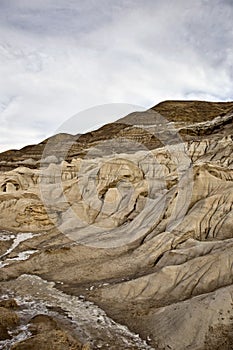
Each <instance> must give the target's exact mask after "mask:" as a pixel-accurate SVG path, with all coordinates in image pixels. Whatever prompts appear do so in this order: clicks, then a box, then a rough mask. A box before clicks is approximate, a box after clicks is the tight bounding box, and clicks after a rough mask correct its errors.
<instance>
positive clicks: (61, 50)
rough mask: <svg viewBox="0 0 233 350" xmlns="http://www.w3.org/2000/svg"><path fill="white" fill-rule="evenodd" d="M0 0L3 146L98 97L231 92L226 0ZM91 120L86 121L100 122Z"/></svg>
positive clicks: (148, 100)
mask: <svg viewBox="0 0 233 350" xmlns="http://www.w3.org/2000/svg"><path fill="white" fill-rule="evenodd" d="M0 7H2V9H1V11H0V21H1V22H0V23H1V25H0V32H1V39H0V77H1V84H0V123H1V126H2V127H1V130H0V138H1V147H2V150H3V149H7V148H9V147H16V146H17V147H19V146H23V145H25V144H27V143H34V142H38V141H40V140H41V138H44V137H46V136H48V135H50V134H52V133H53V132H54V131H55V130H56V129H57V128H58V127H59V125H60V124H61V123H63V122H64V121H65V120H66V119H67V118H69V117H71V116H72V115H75V114H76V113H77V112H79V111H81V110H83V109H86V108H90V107H92V106H95V105H99V104H106V103H115V102H121V103H129V104H133V105H141V106H145V107H149V106H152V105H153V104H156V103H157V102H160V101H161V100H164V99H175V98H177V99H195V98H197V99H208V100H228V99H233V93H232V87H233V69H232V58H233V49H232V42H233V31H232V28H231V23H232V19H233V4H232V3H231V2H230V1H218V0H211V1H209V0H206V1H205V0H200V1H196V2H194V3H191V2H187V1H184V0H175V1H169V0H164V1H163V2H161V1H157V0H154V1H153V0H151V1H144V2H142V1H141V0H137V1H131V0H124V1H123V0H113V1H111V2H109V1H107V0H101V1H99V2H96V1H92V0H87V1H85V2H83V1H73V0H72V1H69V2H67V1H65V0H57V1H55V0H49V1H46V2H39V1H35V0H34V1H29V0H23V1H22V0H20V1H16V0H15V1H13V0H8V1H5V0H2V2H1V4H0ZM6 15H7V16H6ZM96 118H98V120H94V117H93V126H95V125H97V124H101V121H103V122H106V117H104V118H103V117H102V119H101V116H98V117H96ZM112 118H113V117H112ZM99 119H100V120H99ZM110 119H111V118H110ZM109 121H110V120H109ZM85 125H86V128H87V129H89V128H90V121H88V123H86V124H85V120H82V121H80V130H76V131H75V132H77V133H78V132H80V131H84V130H85Z"/></svg>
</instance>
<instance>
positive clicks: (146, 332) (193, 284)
mask: <svg viewBox="0 0 233 350" xmlns="http://www.w3.org/2000/svg"><path fill="white" fill-rule="evenodd" d="M232 108H233V103H230V102H229V103H206V102H197V101H196V102H182V101H179V102H177V101H173V102H172V101H169V102H164V103H162V104H159V105H158V106H156V107H154V108H153V109H151V110H149V111H146V112H142V113H139V112H136V113H133V114H131V115H129V116H127V117H125V118H123V119H121V120H120V121H119V123H115V124H111V125H107V126H104V127H102V128H101V129H99V130H97V131H95V132H92V133H88V134H86V135H82V136H80V135H79V137H72V136H71V137H69V135H63V136H61V135H58V136H57V137H54V138H52V140H47V142H44V143H43V147H42V146H38V148H37V150H38V152H36V153H35V155H34V156H33V149H34V148H33V147H31V148H30V147H29V148H28V149H26V151H24V150H21V151H19V152H21V153H20V154H19V153H17V152H16V153H15V154H14V156H15V158H14V159H13V158H10V156H9V159H10V161H9V164H10V165H9V164H8V165H9V168H11V170H9V171H4V172H1V174H0V191H1V192H0V209H1V210H0V228H1V229H2V230H9V231H11V232H12V233H11V234H9V233H7V232H6V231H2V234H1V237H2V238H1V239H2V242H7V243H4V245H2V248H1V254H2V256H1V259H2V263H1V269H0V278H1V281H2V286H3V287H4V288H6V289H9V290H11V291H13V292H14V293H16V295H20V294H23V295H26V294H27V295H29V296H30V297H31V298H38V295H37V293H38V292H36V290H35V289H33V288H27V286H25V284H27V282H26V281H28V280H30V278H31V279H33V281H34V282H33V283H34V284H35V286H36V285H37V283H39V284H40V283H45V286H44V288H47V287H46V286H47V284H46V283H48V282H46V281H52V282H54V283H55V285H54V286H53V288H55V287H56V291H55V289H51V288H48V289H46V290H47V293H46V294H45V293H42V292H40V293H39V294H40V300H44V301H45V300H47V299H49V300H50V302H51V300H53V302H54V303H55V304H59V306H61V305H62V306H61V307H64V303H62V304H60V301H58V300H60V299H59V298H60V297H59V298H58V296H56V298H55V297H54V293H55V294H56V295H58V294H57V293H59V292H58V290H60V291H62V292H61V293H63V294H62V297H64V298H65V296H67V297H68V296H69V295H73V297H74V298H75V297H78V296H80V295H82V296H83V297H84V298H86V299H88V300H90V301H91V302H93V303H95V304H97V305H98V306H100V307H101V308H102V309H103V310H105V311H106V312H107V314H108V316H110V317H111V318H113V319H114V320H115V321H117V322H119V323H121V324H125V325H127V326H128V327H129V329H130V330H131V331H133V332H135V333H139V334H140V337H142V338H143V339H144V340H145V342H147V344H146V343H143V342H142V340H140V339H139V340H140V341H141V343H140V344H141V345H138V344H137V342H136V341H135V338H134V337H133V338H130V339H131V340H130V341H129V338H127V339H128V340H127V341H129V342H130V343H129V344H130V345H128V347H127V346H126V345H125V344H126V343H125V342H124V341H123V342H122V343H120V345H119V344H118V345H117V346H118V348H122V349H124V348H127V349H128V348H129V349H131V348H134V346H135V348H138V347H139V348H141V349H144V348H145V349H146V348H149V347H152V348H154V349H157V348H158V349H163V348H170V349H175V350H179V349H180V350H182V349H186V348H187V349H193V350H195V349H196V350H202V349H203V350H204V349H209V348H210V346H212V349H215V348H216V349H217V348H218V347H219V346H220V345H221V344H222V346H225V347H226V348H227V346H228V345H229V344H231V343H232V340H231V338H232V335H231V329H232V319H233V309H232V304H231V303H232V283H233V280H232V275H233V274H232V265H233V260H232V259H233V258H232V247H233V220H232V219H233V211H232V203H233V157H232V154H233V143H232V130H233V111H232ZM169 111H170V112H169ZM158 112H160V113H163V114H164V116H161V115H159V114H158ZM34 147H37V146H34ZM56 150H58V152H55V151H56ZM9 154H11V153H9ZM9 154H8V155H9ZM22 154H24V155H23V156H22ZM5 155H6V154H4V155H3V158H2V159H3V160H2V162H3V163H4V162H6V158H5ZM39 155H40V157H41V160H39ZM28 156H30V159H33V162H34V165H33V167H34V169H31V168H29V167H27V166H26V165H24V166H22V165H20V162H21V161H25V160H26V159H27V157H28ZM23 157H24V158H23ZM33 157H34V158H33ZM9 159H8V160H9ZM19 159H20V162H19ZM3 163H1V164H3ZM4 164H5V165H6V163H4ZM5 165H4V166H5ZM18 165H20V167H18ZM6 237H8V239H7V238H6ZM22 274H23V275H24V276H27V277H22V276H21V275H22ZM20 276H21V277H20ZM35 276H39V277H40V279H41V280H42V281H44V282H38V281H39V280H38V279H37V278H39V277H35ZM41 280H40V281H41ZM37 291H38V288H37ZM54 298H55V299H54ZM54 300H55V301H54ZM66 305H67V304H66ZM75 305H76V304H75ZM79 317H80V316H79ZM105 326H106V325H105ZM93 327H94V328H96V325H95V326H93ZM106 327H107V326H106ZM111 327H112V325H111ZM111 327H110V328H109V330H108V332H109V334H111V337H115V338H114V339H118V338H119V333H118V330H116V329H114V330H113V331H112V330H111ZM215 330H216V334H217V336H214V335H213V334H215ZM53 332H54V330H53ZM56 332H57V331H56ZM89 332H90V334H93V333H91V331H90V330H89ZM98 332H99V334H101V336H103V333H102V330H100V329H99V328H98ZM183 334H185V336H183ZM56 336H57V337H58V335H56ZM121 336H122V338H124V335H122V334H121ZM35 337H39V338H40V342H43V339H42V338H43V335H41V334H39V335H35ZM41 337H42V338H41ZM94 337H97V334H96V333H95V334H94ZM61 338H62V339H63V340H64V339H65V340H64V342H65V343H66V344H68V343H67V342H68V340H67V339H68V338H66V336H65V335H63V336H62V335H61ZM36 339H37V338H36ZM51 339H53V336H52V335H51ZM132 339H133V340H132ZM37 341H38V339H37ZM84 341H85V337H84ZM108 341H109V339H108ZM108 341H106V342H105V345H104V343H102V345H101V346H102V348H103V349H104V346H106V344H107V343H108ZM24 342H26V344H27V340H24ZM65 343H64V344H65ZM134 344H136V345H134ZM224 344H225V345H224ZM227 344H228V345H227ZM21 345H22V344H21ZM21 345H20V346H21ZM30 346H31V345H30ZM64 346H66V345H64ZM67 346H68V345H67ZM119 346H120V347H119ZM137 346H138V347H137ZM229 346H230V345H229ZM51 347H52V345H51ZM106 348H107V346H106ZM223 348H224V347H223ZM17 349H18V348H17ZM20 349H21V348H20ZM112 349H113V348H112Z"/></svg>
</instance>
